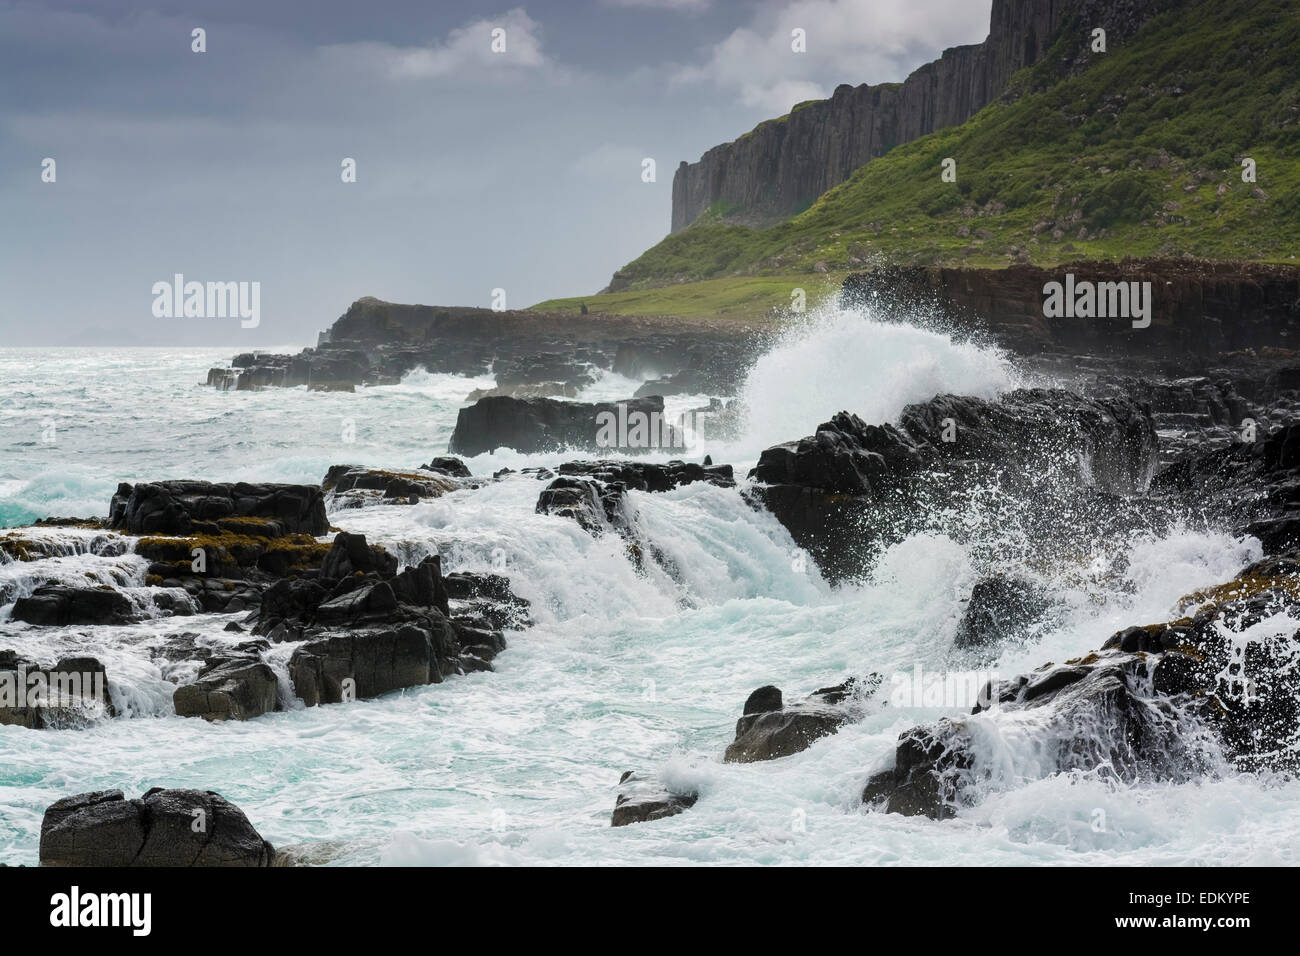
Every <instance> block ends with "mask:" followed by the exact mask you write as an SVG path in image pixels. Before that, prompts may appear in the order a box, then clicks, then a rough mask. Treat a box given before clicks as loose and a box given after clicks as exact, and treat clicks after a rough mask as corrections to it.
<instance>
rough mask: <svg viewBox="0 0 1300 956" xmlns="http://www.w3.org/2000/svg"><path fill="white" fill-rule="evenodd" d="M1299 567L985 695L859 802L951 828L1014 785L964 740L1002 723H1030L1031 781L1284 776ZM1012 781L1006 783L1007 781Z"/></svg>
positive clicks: (1297, 686) (1290, 759)
mask: <svg viewBox="0 0 1300 956" xmlns="http://www.w3.org/2000/svg"><path fill="white" fill-rule="evenodd" d="M1297 572H1300V562H1297V560H1296V559H1295V558H1294V557H1290V556H1288V557H1286V558H1282V559H1270V560H1266V561H1263V562H1259V563H1257V564H1255V565H1252V566H1251V567H1249V568H1247V569H1246V570H1245V571H1244V572H1243V573H1242V574H1241V575H1240V576H1239V577H1238V578H1236V579H1234V580H1233V581H1230V582H1227V583H1226V584H1224V585H1221V586H1219V587H1216V588H1210V589H1207V590H1205V591H1202V592H1198V593H1196V594H1192V595H1188V596H1187V597H1186V598H1184V600H1183V601H1182V602H1180V603H1181V604H1182V605H1183V610H1185V611H1188V612H1189V615H1188V616H1187V617H1184V618H1182V619H1180V620H1177V621H1173V622H1170V623H1167V624H1158V625H1148V626H1144V627H1130V628H1125V629H1124V630H1122V631H1119V632H1117V633H1116V634H1115V635H1113V636H1112V637H1111V638H1110V639H1109V640H1108V641H1106V642H1105V644H1104V645H1103V647H1102V649H1101V650H1100V651H1097V652H1094V653H1091V654H1088V655H1086V656H1084V657H1081V658H1077V659H1075V660H1070V661H1066V662H1064V663H1062V664H1045V665H1043V666H1042V667H1040V668H1038V669H1037V670H1035V671H1033V672H1031V673H1028V674H1022V675H1020V676H1018V677H1016V678H1014V679H1012V680H1006V681H999V682H997V683H996V684H992V683H991V684H990V686H989V687H988V688H986V690H985V691H984V692H983V693H982V694H981V701H980V703H979V704H977V705H976V707H975V709H974V711H973V713H972V715H971V716H970V717H968V718H964V719H961V720H952V719H944V720H940V721H938V722H936V723H934V724H929V725H926V726H922V727H916V728H912V729H911V730H908V731H906V732H905V733H903V734H902V735H901V736H900V737H899V743H898V747H897V749H896V752H895V755H894V761H893V766H891V767H888V768H885V769H882V770H880V771H879V772H877V773H875V774H873V775H872V776H871V778H870V779H869V780H868V782H867V784H866V787H865V788H864V791H863V801H864V802H865V803H867V804H869V805H872V806H875V807H877V808H883V809H886V810H888V811H890V812H896V813H908V814H924V815H926V816H931V817H935V818H941V817H944V816H950V815H952V814H954V813H956V812H957V811H959V810H960V809H961V808H962V807H965V806H970V805H972V804H974V803H975V802H977V801H978V800H979V799H980V798H981V796H982V795H983V794H984V793H986V792H988V791H989V790H995V789H1001V788H1004V787H1006V786H1012V785H1017V783H1018V782H1019V781H1018V780H1017V779H1009V778H1006V777H1004V773H1005V772H1006V771H1005V768H1003V767H1002V766H1001V764H1000V762H990V761H989V760H988V759H987V758H986V757H985V756H982V754H983V753H984V752H983V751H982V750H981V748H979V747H977V746H976V745H975V740H977V739H983V738H987V737H988V736H989V735H997V733H998V731H997V729H996V726H994V727H990V728H988V729H987V730H983V731H982V732H980V728H979V726H978V725H979V724H980V723H981V722H984V721H992V722H993V723H994V724H995V725H996V724H997V722H998V721H999V720H1001V719H1003V715H1015V714H1017V712H1023V711H1033V720H1032V721H1028V722H1025V721H1019V722H1018V724H1017V726H1019V727H1020V728H1022V730H1025V729H1027V730H1029V731H1030V732H1031V733H1032V734H1033V745H1034V747H1035V756H1034V764H1035V766H1036V767H1037V768H1038V769H1039V770H1040V771H1041V772H1047V773H1057V772H1062V773H1063V772H1069V771H1075V770H1079V771H1085V772H1089V773H1094V774H1101V775H1102V776H1105V777H1112V778H1115V779H1117V780H1119V781H1122V782H1131V781H1133V780H1136V779H1138V778H1139V777H1140V778H1142V779H1144V780H1168V781H1173V782H1183V781H1187V780H1191V779H1195V778H1196V777H1198V776H1201V775H1203V774H1205V773H1207V772H1209V771H1210V770H1212V769H1213V768H1214V767H1216V766H1217V765H1218V762H1219V760H1220V755H1221V754H1222V755H1226V756H1227V757H1228V758H1229V759H1230V760H1232V761H1233V762H1234V763H1235V764H1236V766H1237V767H1238V768H1239V769H1240V770H1242V771H1247V772H1260V771H1276V772H1283V773H1293V772H1295V771H1296V769H1297V758H1296V753H1297V750H1298V747H1297V745H1300V673H1297V669H1296V667H1295V662H1296V660H1297V659H1298V658H1300V632H1297V631H1296V629H1295V624H1294V620H1295V617H1294V615H1295V614H1296V613H1297V612H1298V611H1300V584H1298V583H1297V582H1300V576H1297ZM1011 773H1012V776H1013V777H1014V776H1015V773H1016V771H1014V770H1013V771H1011Z"/></svg>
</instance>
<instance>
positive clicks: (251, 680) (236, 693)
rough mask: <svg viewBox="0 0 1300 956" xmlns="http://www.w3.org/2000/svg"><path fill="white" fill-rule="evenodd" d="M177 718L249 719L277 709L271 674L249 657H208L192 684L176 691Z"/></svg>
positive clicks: (278, 706)
mask: <svg viewBox="0 0 1300 956" xmlns="http://www.w3.org/2000/svg"><path fill="white" fill-rule="evenodd" d="M172 703H173V705H174V707H175V708H176V714H177V716H180V717H202V718H203V719H204V720H212V721H220V720H249V719H251V718H253V717H260V716H262V714H266V713H270V712H271V711H275V710H279V709H280V696H279V684H278V682H277V681H276V679H275V671H273V670H271V668H270V666H269V665H268V664H266V663H264V662H263V661H262V660H260V659H259V658H258V657H256V656H253V655H240V656H232V657H225V658H210V659H209V660H208V661H207V662H206V663H205V664H204V666H203V669H202V670H200V671H199V673H198V676H197V677H196V678H195V679H194V681H193V682H191V683H189V684H185V685H184V686H181V687H178V688H176V691H175V692H174V693H173V694H172Z"/></svg>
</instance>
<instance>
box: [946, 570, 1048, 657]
mask: <svg viewBox="0 0 1300 956" xmlns="http://www.w3.org/2000/svg"><path fill="white" fill-rule="evenodd" d="M1052 607H1053V602H1052V600H1051V596H1050V595H1049V594H1048V592H1047V591H1046V589H1044V588H1042V587H1040V586H1039V585H1037V584H1034V583H1033V582H1032V581H1028V580H1026V579H1024V578H1017V577H1007V576H1004V575H994V576H992V577H987V578H981V579H980V580H979V581H977V582H976V583H975V587H974V588H973V589H972V590H971V596H970V600H969V601H967V603H966V612H965V614H964V615H963V616H962V620H961V624H960V625H959V626H958V628H957V635H956V638H955V639H954V643H955V644H956V646H957V647H961V648H973V647H978V648H986V647H990V646H992V645H994V644H997V643H999V642H1001V641H1005V640H1008V639H1010V638H1016V637H1021V636H1024V635H1025V634H1026V633H1027V632H1028V631H1029V629H1030V628H1031V627H1032V626H1033V625H1034V624H1037V623H1038V622H1040V621H1042V620H1043V619H1044V617H1045V616H1047V615H1048V614H1049V612H1050V611H1051V610H1052Z"/></svg>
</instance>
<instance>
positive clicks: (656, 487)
mask: <svg viewBox="0 0 1300 956" xmlns="http://www.w3.org/2000/svg"><path fill="white" fill-rule="evenodd" d="M558 470H559V473H560V474H561V475H566V476H573V477H581V478H590V479H595V480H597V481H600V482H602V483H605V484H611V483H614V482H617V483H619V484H621V485H622V486H623V487H624V488H625V489H627V490H629V491H649V492H662V491H671V490H672V489H673V488H676V487H678V486H680V485H689V484H691V483H692V482H697V481H704V482H707V483H709V484H711V485H717V486H718V487H720V488H732V487H735V484H736V479H735V476H734V474H733V472H732V468H731V466H730V465H707V466H706V465H698V464H696V463H694V462H685V461H676V460H674V461H670V462H666V463H664V464H655V463H650V462H636V461H613V460H601V461H570V462H565V463H564V464H563V465H560V467H559V469H558Z"/></svg>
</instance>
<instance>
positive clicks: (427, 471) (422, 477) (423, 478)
mask: <svg viewBox="0 0 1300 956" xmlns="http://www.w3.org/2000/svg"><path fill="white" fill-rule="evenodd" d="M441 460H447V459H441ZM450 461H456V459H454V458H453V459H450ZM462 470H464V466H463V465H462ZM468 476H469V472H468V470H465V477H468ZM458 479H459V476H454V475H453V474H452V473H450V472H448V471H446V470H444V469H435V468H433V467H428V468H421V469H418V470H414V471H389V470H383V469H377V468H362V467H359V466H357V465H333V466H331V467H330V469H329V471H328V472H327V473H326V475H325V478H324V479H323V480H322V481H321V488H322V489H324V491H325V492H327V493H328V494H330V495H331V496H332V497H331V501H332V505H331V506H332V507H342V508H359V507H361V506H363V505H367V504H375V503H383V504H414V503H415V502H418V501H420V500H422V499H427V498H438V497H440V496H442V495H445V494H446V493H447V492H449V491H456V490H457V489H458V488H461V487H464V486H463V485H462V483H461V482H460V480H458Z"/></svg>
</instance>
